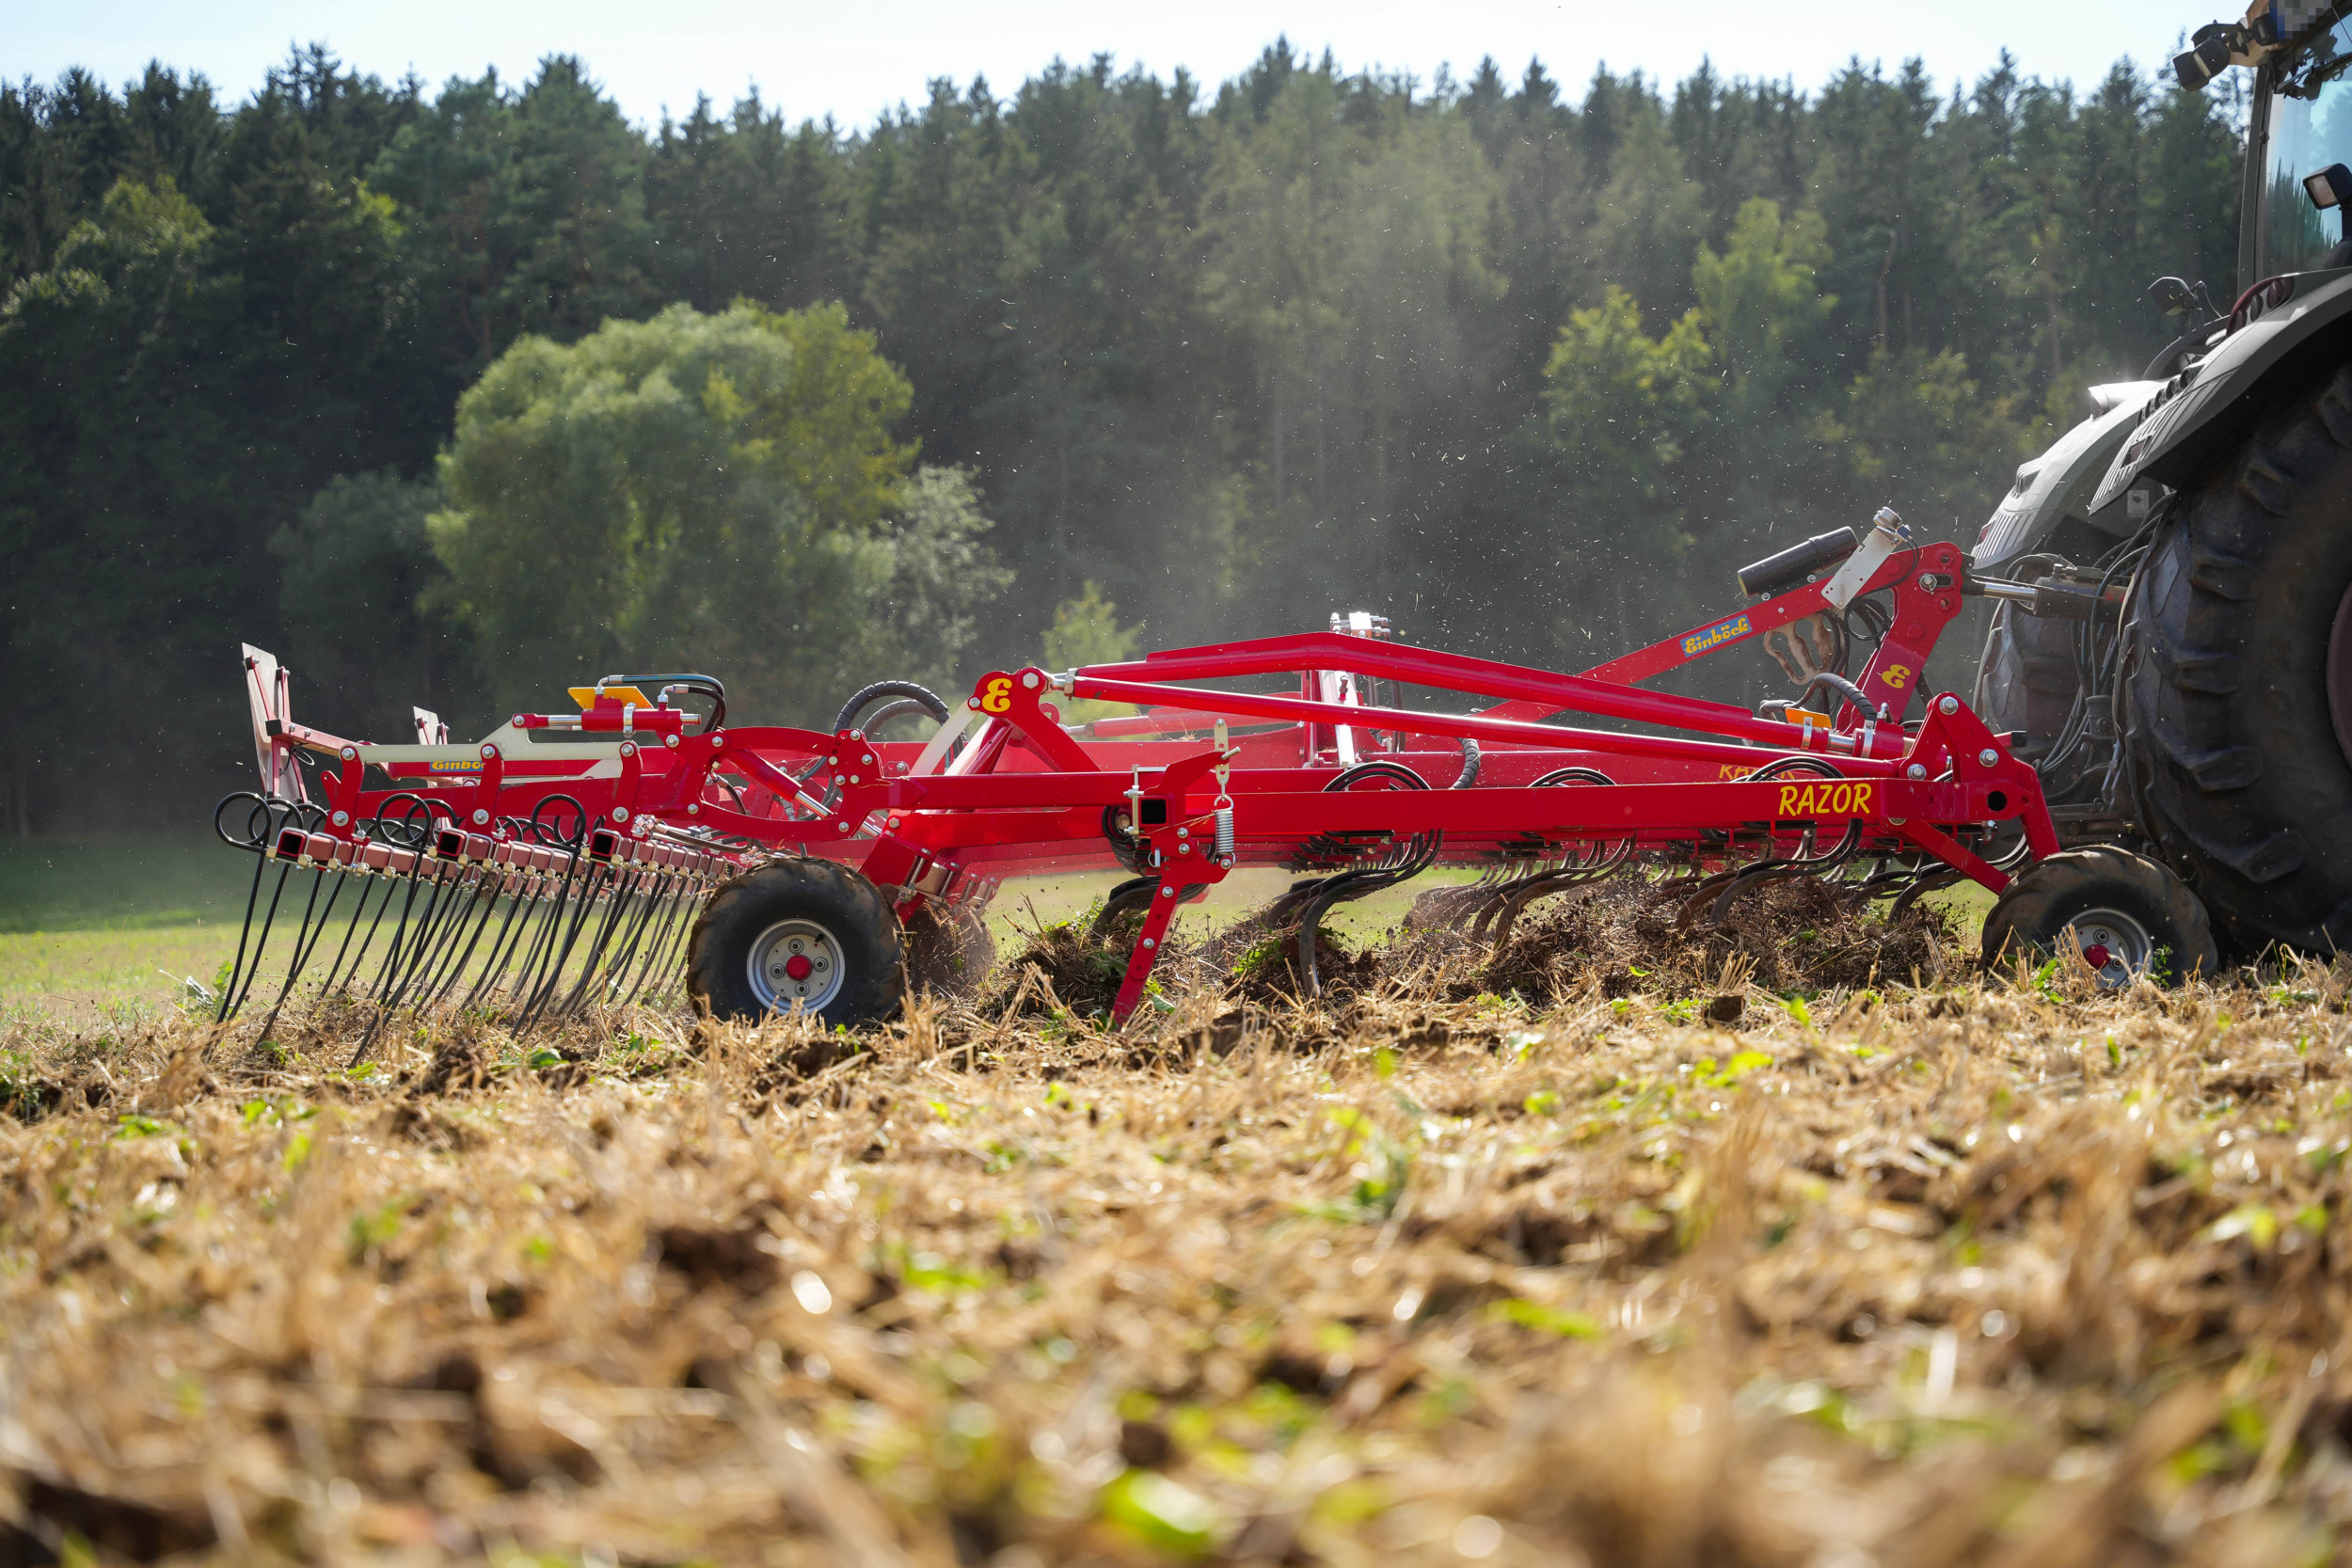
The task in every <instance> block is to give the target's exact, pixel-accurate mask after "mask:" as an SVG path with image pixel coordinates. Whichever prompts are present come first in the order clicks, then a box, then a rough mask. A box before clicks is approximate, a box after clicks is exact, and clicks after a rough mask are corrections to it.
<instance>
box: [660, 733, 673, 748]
mask: <svg viewBox="0 0 2352 1568" xmlns="http://www.w3.org/2000/svg"><path fill="white" fill-rule="evenodd" d="M661 744H663V745H664V746H675V745H676V744H677V736H674V735H665V736H662V737H661Z"/></svg>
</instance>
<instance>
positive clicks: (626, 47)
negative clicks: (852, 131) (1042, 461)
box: [0, 0, 2234, 127]
mask: <svg viewBox="0 0 2352 1568" xmlns="http://www.w3.org/2000/svg"><path fill="white" fill-rule="evenodd" d="M2202 4H2203V6H2204V7H2207V8H2192V9H2185V10H2180V11H2178V12H2177V13H2176V12H2175V11H2174V10H2172V9H2171V8H2167V7H2163V6H2151V5H2148V4H2146V0H2073V3H2071V4H2053V3H2052V0H1973V3H1970V4H1965V5H1950V4H1943V5H1935V6H1924V5H1915V4H1914V5H1905V4H1894V5H1889V4H1887V3H1885V0H1867V3H1864V0H1809V3H1808V0H1794V3H1791V0H1779V3H1771V0H1682V3H1680V4H1678V5H1666V6H1643V5H1639V4H1632V3H1628V0H1611V3H1610V4H1607V5H1596V4H1591V3H1586V4H1581V5H1557V4H1547V3H1543V0H1456V3H1451V4H1430V3H1427V0H1423V3H1421V4H1412V5H1399V4H1389V3H1382V0H1248V3H1241V0H1191V3H1187V4H1182V5H1148V6H1147V5H1118V4H1109V5H1104V4H1097V5H1091V6H1084V5H1074V4H1068V3H1061V4H1056V3H1051V0H957V3H952V4H951V3H947V0H843V3H834V4H815V3H812V0H669V3H666V4H647V3H645V0H630V3H622V0H464V3H461V0H404V3H402V4H399V5H388V4H363V3H359V0H312V3H309V4H301V3H296V0H197V3H191V0H0V77H5V78H6V79H8V80H10V81H21V80H23V79H24V78H25V77H27V76H29V77H31V78H33V79H34V80H36V81H39V82H47V81H51V80H54V79H55V78H56V75H57V73H58V72H59V71H63V70H64V69H65V68H66V67H68V66H72V65H79V66H83V67H86V68H87V69H88V70H90V71H94V72H96V73H97V74H98V75H99V76H101V77H103V78H104V79H105V80H106V81H107V82H109V83H112V84H117V85H119V84H120V83H121V82H123V81H124V80H126V79H129V78H134V77H135V76H136V75H137V74H138V73H139V72H140V71H141V70H142V69H144V67H145V66H146V64H147V62H148V61H149V60H151V59H160V60H162V61H164V62H165V63H167V64H169V65H174V66H177V67H180V68H182V69H183V70H185V69H189V68H193V69H195V70H198V71H202V72H203V73H204V74H205V75H206V76H208V77H210V78H211V79H212V81H213V84H214V86H215V87H216V88H218V89H220V91H221V93H222V95H223V97H224V98H226V99H228V100H229V101H230V102H234V101H235V100H237V99H240V98H242V97H244V96H245V95H246V93H248V92H250V91H251V90H252V89H253V88H254V87H256V86H257V85H258V84H259V83H260V80H261V76H262V71H263V70H264V69H265V68H266V67H267V66H268V65H269V64H271V63H272V62H274V61H276V60H278V59H282V58H283V57H284V55H285V54H286V51H287V49H288V47H289V45H292V44H294V43H309V42H310V41H312V40H318V41H323V42H325V43H326V44H327V45H328V46H329V47H330V48H332V49H333V50H334V51H335V52H336V53H337V54H339V55H341V56H342V59H343V60H344V61H345V62H346V63H347V64H349V65H353V66H356V67H358V68H359V69H361V70H363V71H373V72H375V73H377V74H379V75H381V76H384V77H386V78H387V79H393V78H397V77H399V76H401V75H402V74H404V73H405V72H406V71H408V70H410V69H411V68H414V69H415V71H417V72H418V73H419V74H420V75H421V76H422V77H423V78H424V79H425V80H426V81H427V82H428V83H430V84H432V85H433V86H435V87H437V86H438V85H439V84H440V83H441V82H442V81H443V80H445V79H446V78H448V77H449V76H451V75H453V74H458V73H464V74H467V75H475V74H479V73H480V71H482V70H483V68H484V67H485V66H486V65H496V66H497V67H498V68H499V71H500V72H501V74H502V75H505V76H507V77H509V78H521V77H525V76H527V75H529V74H530V72H531V71H532V68H533V67H534V65H535V64H536V62H537V61H538V59H539V58H540V56H542V55H548V54H551V53H571V54H578V55H582V56H583V57H585V59H586V60H587V63H588V68H589V71H590V73H591V74H592V75H593V76H594V77H595V78H596V80H597V81H599V82H601V83H602V84H603V85H604V87H606V88H607V90H609V91H610V92H611V93H612V95H613V97H614V98H615V99H616V100H617V101H618V102H619V103H620V104H621V106H622V108H623V110H624V111H626V112H627V113H628V116H629V117H630V118H631V119H635V120H638V121H639V122H641V123H644V124H651V123H653V122H655V121H657V120H658V119H660V115H661V112H662V110H663V109H664V107H665V106H666V107H667V108H668V109H670V110H671V111H672V112H673V113H675V114H678V115H681V116H682V115H683V114H685V113H686V111H687V110H689V109H690V108H691V106H692V104H693V102H694V95H695V92H696V91H697V90H698V89H699V90H702V91H706V92H707V93H709V94H710V96H711V98H712V99H713V100H714V101H716V102H717V103H720V104H721V105H722V106H723V105H724V104H725V103H728V102H730V101H731V100H732V99H733V98H734V97H735V96H736V95H738V94H739V93H740V92H741V91H742V90H743V89H744V88H745V87H748V86H750V85H752V84H754V83H756V84H757V85H758V86H759V88H760V90H761V92H762V94H763V95H764V96H765V98H766V99H767V101H768V102H769V103H770V104H771V106H780V107H782V108H783V109H784V110H785V111H786V112H787V115H789V116H790V117H791V118H792V119H801V118H803V117H822V116H824V115H826V114H828V113H830V114H832V115H834V117H835V118H836V119H838V120H840V121H841V122H842V123H843V124H844V125H845V126H850V127H853V126H858V125H863V124H865V123H866V122H868V121H870V120H871V119H873V118H874V117H875V116H876V115H877V114H878V113H880V112H882V110H884V109H886V108H888V107H890V106H892V105H894V104H897V103H909V102H912V103H920V101H921V99H922V96H923V86H924V83H925V82H926V81H927V80H929V79H930V78H931V77H934V76H941V75H946V76H952V77H954V78H955V79H956V80H957V81H958V82H959V83H968V82H969V81H970V79H971V77H972V76H973V74H974V73H975V72H979V73H982V74H984V75H986V76H987V78H988V80H989V83H990V85H991V87H993V88H994V89H995V90H996V91H997V93H998V94H999V96H1009V94H1010V92H1011V91H1012V89H1013V88H1014V87H1017V86H1018V85H1019V83H1020V82H1021V80H1022V79H1023V78H1024V77H1025V76H1027V75H1030V74H1032V73H1033V72H1035V71H1038V70H1040V69H1041V68H1042V67H1043V66H1044V65H1046V64H1047V63H1048V62H1049V61H1051V60H1052V59H1053V58H1054V57H1055V56H1056V55H1060V56H1062V57H1063V58H1065V59H1067V60H1069V61H1071V62H1072V63H1073V64H1076V63H1080V62H1083V61H1084V60H1086V59H1087V58H1088V57H1089V56H1090V55H1094V54H1096V53H1098V52H1107V53H1109V54H1110V55H1113V56H1114V58H1115V60H1116V61H1117V64H1118V66H1119V68H1120V70H1124V69H1125V68H1126V67H1128V66H1130V65H1134V64H1141V65H1142V66H1144V67H1145V68H1146V69H1148V70H1151V71H1155V72H1158V73H1159V74H1161V75H1163V76H1165V75H1167V74H1168V73H1169V72H1170V71H1173V69H1174V68H1175V67H1177V66H1180V65H1181V66H1185V67H1188V68H1190V69H1191V71H1193V73H1194V74H1195V75H1196V76H1198V77H1200V79H1201V80H1202V81H1203V82H1205V83H1207V84H1209V85H1211V86H1214V85H1215V84H1216V83H1217V82H1219V81H1221V80H1223V79H1225V78H1226V77H1229V76H1231V75H1232V74H1234V73H1235V72H1237V71H1241V70H1242V69H1244V68H1245V67H1247V66H1248V64H1249V62H1250V61H1251V60H1252V59H1253V58H1255V57H1256V55H1257V54H1258V53H1259V51H1260V50H1261V49H1263V47H1264V46H1265V45H1267V44H1268V43H1271V42H1272V41H1273V40H1274V39H1275V38H1276V36H1277V35H1278V34H1287V35H1288V37H1289V38H1290V40H1291V42H1292V43H1293V44H1294V45H1296V46H1299V47H1301V48H1305V49H1308V50H1311V51H1314V52H1317V53H1320V52H1321V51H1322V50H1323V49H1324V48H1325V47H1327V46H1328V47H1329V48H1330V49H1331V50H1332V51H1333V53H1334V54H1335V55H1337V56H1338V58H1339V60H1340V63H1341V64H1342V65H1343V67H1346V68H1348V69H1350V70H1353V69H1355V68H1357V67H1359V66H1367V65H1369V66H1375V67H1382V68H1387V69H1390V70H1404V71H1411V72H1413V73H1414V74H1415V75H1417V76H1419V77H1421V78H1422V80H1423V81H1426V80H1427V79H1428V78H1429V77H1430V76H1432V75H1433V74H1434V73H1435V72H1436V71H1437V69H1438V66H1439V65H1440V64H1444V63H1448V62H1451V64H1452V65H1453V67H1454V72H1455V74H1456V75H1457V76H1467V75H1468V74H1469V72H1470V71H1471V70H1472V69H1474V68H1475V67H1476V65H1477V63H1478V60H1479V58H1480V56H1482V55H1493V56H1494V57H1495V59H1496V61H1497V62H1498V63H1499V64H1500V65H1501V66H1502V68H1503V70H1504V71H1505V73H1506V74H1507V75H1509V76H1510V77H1512V78H1513V79H1516V78H1517V77H1518V73H1519V71H1521V70H1522V69H1523V68H1524V67H1525V65H1526V63H1527V60H1528V58H1529V56H1531V55H1539V56H1541V57H1542V59H1543V61H1544V63H1545V66H1546V67H1547V69H1549V71H1551V72H1552V74H1553V75H1554V76H1556V77H1559V78H1561V79H1562V80H1563V81H1564V82H1565V83H1566V84H1568V85H1569V86H1570V87H1571V89H1575V90H1578V91H1581V85H1582V84H1583V83H1584V82H1585V81H1586V80H1587V79H1588V78H1589V77H1590V76H1591V75H1592V72H1593V70H1594V67H1595V66H1596V65H1597V64H1598V63H1600V62H1602V61H1604V60H1605V61H1607V63H1608V64H1609V65H1610V66H1611V67H1612V68H1613V69H1614V70H1617V71H1629V70H1633V69H1637V68H1638V69H1640V70H1642V71H1646V72H1648V73H1649V74H1651V75H1652V76H1655V77H1660V78H1662V79H1664V80H1666V81H1668V82H1672V81H1674V80H1676V79H1677V78H1679V77H1681V76H1683V75H1685V74H1687V73H1688V72H1689V71H1691V70H1692V68H1693V67H1695V66H1696V65H1697V64H1698V63H1699V60H1700V59H1701V57H1702V56H1711V57H1712V58H1713V60H1714V62H1715V66H1716V69H1717V70H1718V71H1721V72H1723V73H1724V74H1726V75H1745V76H1760V77H1772V78H1781V77H1787V76H1793V77H1794V78H1795V79H1796V81H1797V83H1798V85H1799V86H1800V87H1805V88H1813V87H1820V84H1821V83H1822V82H1823V81H1824V80H1826V79H1827V77H1828V75H1829V73H1830V72H1831V71H1833V70H1835V69H1836V67H1838V66H1839V65H1841V64H1843V63H1844V62H1845V61H1846V60H1847V59H1848V58H1849V57H1850V56H1856V55H1858V56H1859V57H1861V58H1862V59H1863V60H1864V61H1866V62H1869V61H1880V62H1883V64H1884V65H1885V66H1886V68H1887V69H1888V70H1889V71H1893V70H1894V69H1896V68H1897V67H1898V66H1899V64H1900V62H1901V61H1902V60H1903V59H1904V58H1905V57H1906V56H1909V55H1918V56H1920V57H1921V58H1922V59H1924V60H1925V61H1926V63H1927V66H1928V69H1929V70H1930V71H1931V72H1933V73H1934V75H1935V77H1936V78H1937V80H1938V82H1939V83H1940V84H1941V85H1942V86H1943V87H1945V89H1946V90H1947V91H1948V89H1949V87H1950V85H1951V83H1952V81H1953V79H1954V78H1955V77H1967V78H1973V77H1974V76H1975V75H1977V74H1978V73H1979V72H1980V71H1984V70H1985V69H1987V68H1988V67H1990V66H1991V65H1992V64H1993V62H1994V58H1995V56H1996V55H1998V53H1999V52H2000V50H2001V49H2002V48H2003V47H2004V46H2006V47H2008V48H2009V49H2010V51H2011V52H2012V53H2013V54H2015V55H2017V57H2018V60H2019V63H2020V64H2021V65H2022V66H2023V67H2024V68H2025V69H2026V71H2029V72H2032V73H2036V74H2039V75H2042V76H2046V77H2051V78H2058V77H2067V78H2071V79H2073V80H2074V82H2075V83H2076V84H2077V85H2078V86H2081V87H2090V86H2091V85H2092V84H2094V83H2096V82H2097V80H2098V79H2099V78H2100V77H2102V76H2104V75H2105V74H2106V70H2107V68H2108V66H2110V65H2111V64H2113V63H2114V61H2115V60H2116V59H2117V57H2118V56H2120V55H2130V56H2131V57H2132V58H2133V59H2135V60H2136V61H2137V62H2139V63H2140V64H2142V65H2144V66H2145V65H2153V64H2156V63H2157V62H2159V61H2161V60H2164V59H2167V58H2169V56H2170V55H2171V53H2172V51H2173V49H2174V48H2175V47H2176V45H2177V42H2178V40H2180V38H2181V36H2182V34H2183V33H2184V31H2185V30H2186V29H2191V28H2194V27H2195V26H2197V25H2198V24H2201V23H2204V22H2208V21H2211V20H2213V19H2214V17H2215V16H2216V15H2217V14H2220V13H2219V12H2217V11H2212V10H2210V9H2209V8H2210V7H2211V6H2212V5H2213V4H2214V0H2202ZM2233 14H2234V13H2233Z"/></svg>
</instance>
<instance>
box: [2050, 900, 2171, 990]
mask: <svg viewBox="0 0 2352 1568" xmlns="http://www.w3.org/2000/svg"><path fill="white" fill-rule="evenodd" d="M2066 924H2067V926H2068V927H2069V928H2071V929H2072V930H2073V931H2074V937H2075V940H2076V941H2077V942H2080V943H2081V944H2082V949H2083V961H2084V962H2086V963H2090V965H2091V967H2092V969H2093V970H2094V971H2095V972H2096V974H2098V976H2099V989H2100V990H2122V989H2123V988H2124V987H2125V986H2128V985H2130V984H2131V983H2132V982H2133V981H2134V980H2136V979H2137V978H2139V976H2141V975H2142V974H2147V973H2148V966H2149V965H2150V964H2151V963H2153V961H2154V960H2155V956H2156V943H2155V939H2154V938H2153V937H2151V936H2150V935H2149V934H2148V927H2145V926H2143V925H2141V924H2140V923H2139V922H2138V921H2137V920H2136V919H2134V918H2133V917H2132V916H2130V915H2128V914H2125V913H2124V912H2123V911H2121V910H2107V909H2099V910H2085V911H2083V912H2082V913H2080V914H2078V915H2076V916H2075V917H2074V919H2072V920H2070V921H2068V922H2067V923H2066ZM2102 957H2104V958H2106V962H2105V963H2099V962H2096V961H2095V960H2097V959H2098V958H2102Z"/></svg>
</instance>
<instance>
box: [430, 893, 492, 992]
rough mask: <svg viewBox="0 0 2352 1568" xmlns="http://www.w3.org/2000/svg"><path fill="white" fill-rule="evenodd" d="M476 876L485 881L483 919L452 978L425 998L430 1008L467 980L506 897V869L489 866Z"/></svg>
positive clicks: (481, 901) (479, 895) (451, 970)
mask: <svg viewBox="0 0 2352 1568" xmlns="http://www.w3.org/2000/svg"><path fill="white" fill-rule="evenodd" d="M475 875H476V876H477V877H479V878H480V881H479V882H477V883H476V884H475V888H474V899H475V901H476V903H477V904H478V905H479V906H480V908H481V911H482V912H481V918H479V919H478V920H476V921H475V922H474V927H473V935H472V936H470V937H469V938H467V939H466V950H465V951H464V952H462V953H460V954H458V955H457V958H456V961H455V962H454V963H453V964H451V965H450V967H449V974H448V977H447V978H446V979H444V980H443V981H442V982H441V983H440V985H439V987H438V988H437V989H436V990H434V992H433V994H432V995H431V996H429V997H427V998H426V999H425V1002H424V1005H425V1006H427V1007H437V1006H440V1005H441V1002H442V1000H443V999H444V998H445V997H447V996H448V995H449V993H450V992H451V991H452V990H455V989H456V986H457V982H458V981H459V980H460V979H462V978H464V977H465V974H466V966H467V965H468V964H469V963H471V962H472V961H473V955H474V949H475V948H477V947H479V946H481V945H482V933H483V932H485V931H486V930H488V929H489V928H490V917H491V916H492V915H493V914H495V913H497V912H498V906H499V900H500V899H501V898H502V897H504V896H506V881H507V871H506V867H504V866H502V865H494V864H491V863H484V864H483V865H482V866H481V867H479V868H478V869H477V870H476V872H475Z"/></svg>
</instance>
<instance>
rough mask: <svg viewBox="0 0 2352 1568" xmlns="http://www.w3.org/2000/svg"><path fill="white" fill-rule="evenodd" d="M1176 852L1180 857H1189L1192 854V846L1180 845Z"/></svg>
mask: <svg viewBox="0 0 2352 1568" xmlns="http://www.w3.org/2000/svg"><path fill="white" fill-rule="evenodd" d="M1176 852H1177V853H1178V854H1180V855H1189V854H1191V853H1192V846H1191V845H1189V844H1179V845H1178V846H1176Z"/></svg>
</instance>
